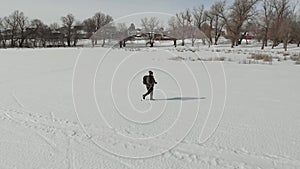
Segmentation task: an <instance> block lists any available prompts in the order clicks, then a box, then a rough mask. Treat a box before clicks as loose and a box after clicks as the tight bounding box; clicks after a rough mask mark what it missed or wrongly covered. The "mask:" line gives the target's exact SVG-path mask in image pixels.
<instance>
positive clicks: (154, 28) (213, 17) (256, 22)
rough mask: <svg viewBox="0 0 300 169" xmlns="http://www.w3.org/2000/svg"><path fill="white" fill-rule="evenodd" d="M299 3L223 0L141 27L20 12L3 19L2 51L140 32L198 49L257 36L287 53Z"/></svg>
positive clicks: (298, 31)
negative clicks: (48, 21) (56, 19)
mask: <svg viewBox="0 0 300 169" xmlns="http://www.w3.org/2000/svg"><path fill="white" fill-rule="evenodd" d="M297 5H298V4H297V3H293V1H290V0H234V1H233V3H232V4H228V3H227V2H226V1H225V0H219V1H217V2H215V3H214V4H212V5H211V6H210V7H208V8H205V7H204V5H201V4H200V5H198V6H195V7H194V8H192V9H186V10H184V11H181V12H178V13H176V14H175V15H174V16H173V17H171V18H170V19H169V20H168V23H167V25H166V26H164V25H163V24H162V22H161V21H160V20H159V18H157V17H145V18H143V19H141V21H140V25H141V28H140V29H139V28H135V25H134V24H131V25H130V26H127V25H126V24H125V23H113V18H112V17H111V16H110V15H108V14H104V13H101V12H98V13H95V14H94V16H92V17H90V18H87V19H85V20H83V21H78V20H76V19H75V17H74V15H72V14H68V15H66V16H63V17H61V26H59V24H58V23H53V24H50V25H47V24H45V23H43V22H42V21H41V20H39V19H33V20H29V19H28V17H26V16H25V15H24V13H23V12H20V11H18V10H17V11H14V12H13V13H12V14H10V15H9V16H7V17H4V18H0V42H1V43H0V47H3V48H6V47H53V46H77V42H78V40H80V39H88V38H89V37H92V38H91V39H92V44H93V45H95V44H97V40H102V46H104V45H105V43H106V40H109V39H114V40H122V39H123V38H126V37H128V36H130V35H132V34H135V33H137V32H154V33H158V34H159V33H160V34H167V35H169V36H172V37H175V38H177V39H178V40H180V41H181V45H183V46H184V45H185V40H186V39H191V41H192V45H194V43H195V41H196V40H197V39H202V42H203V43H208V44H209V45H218V43H219V40H220V37H221V36H224V37H225V38H227V39H229V40H230V41H231V47H232V48H233V47H235V46H238V45H240V44H241V43H242V40H243V39H246V37H247V36H251V38H252V39H256V40H257V41H258V42H261V48H262V49H264V48H265V47H266V46H268V45H271V46H272V48H275V47H276V46H278V45H279V44H280V43H282V44H283V46H284V49H285V50H287V46H288V44H290V43H295V44H297V45H298V47H299V46H300V17H299V14H297V11H296V9H297ZM97 30H98V31H97ZM270 42H271V44H269V43H270Z"/></svg>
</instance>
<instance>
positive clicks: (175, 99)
mask: <svg viewBox="0 0 300 169" xmlns="http://www.w3.org/2000/svg"><path fill="white" fill-rule="evenodd" d="M203 99H206V97H170V98H165V99H155V100H170V101H172V100H174V101H189V100H203Z"/></svg>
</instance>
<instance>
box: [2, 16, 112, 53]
mask: <svg viewBox="0 0 300 169" xmlns="http://www.w3.org/2000/svg"><path fill="white" fill-rule="evenodd" d="M60 20H61V26H60V25H59V24H58V23H52V24H50V25H47V24H45V23H44V22H43V21H42V20H40V19H33V20H29V19H28V17H26V16H25V15H24V13H23V12H21V11H19V10H16V11H14V12H13V13H12V14H10V15H9V16H6V17H4V18H0V47H2V48H8V47H9V48H14V47H20V48H22V47H61V46H62V47H66V46H68V47H71V46H77V42H78V40H79V39H88V38H89V37H90V36H91V35H92V34H93V33H94V32H96V31H97V30H98V29H100V28H101V27H102V26H104V25H106V24H108V23H111V22H112V21H113V18H112V17H111V16H110V15H106V14H104V13H101V12H97V13H95V15H94V16H92V17H90V18H87V19H86V20H84V21H83V22H80V21H76V19H75V17H74V15H73V14H67V15H66V16H62V17H61V18H60Z"/></svg>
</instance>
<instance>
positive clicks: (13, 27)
mask: <svg viewBox="0 0 300 169" xmlns="http://www.w3.org/2000/svg"><path fill="white" fill-rule="evenodd" d="M19 13H20V12H19V11H14V12H13V13H12V14H11V15H9V16H8V17H5V18H4V25H5V27H6V29H7V31H9V34H10V46H11V47H15V42H16V36H17V31H18V26H19V25H18V16H19Z"/></svg>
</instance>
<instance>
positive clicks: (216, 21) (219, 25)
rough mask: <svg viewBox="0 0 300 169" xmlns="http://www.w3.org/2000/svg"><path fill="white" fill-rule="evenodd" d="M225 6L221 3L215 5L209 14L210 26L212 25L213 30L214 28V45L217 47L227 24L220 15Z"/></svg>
mask: <svg viewBox="0 0 300 169" xmlns="http://www.w3.org/2000/svg"><path fill="white" fill-rule="evenodd" d="M224 7H225V6H224V5H223V2H221V1H219V2H216V3H214V4H213V5H212V6H211V8H210V11H209V12H208V13H209V16H210V17H209V18H210V20H212V21H210V24H212V26H211V27H212V28H213V35H214V40H215V42H214V44H215V45H217V44H218V41H219V38H220V37H221V35H222V33H223V28H224V25H225V22H224V21H223V20H222V19H221V16H220V14H219V13H218V11H219V10H222V8H224Z"/></svg>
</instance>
